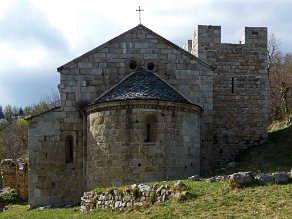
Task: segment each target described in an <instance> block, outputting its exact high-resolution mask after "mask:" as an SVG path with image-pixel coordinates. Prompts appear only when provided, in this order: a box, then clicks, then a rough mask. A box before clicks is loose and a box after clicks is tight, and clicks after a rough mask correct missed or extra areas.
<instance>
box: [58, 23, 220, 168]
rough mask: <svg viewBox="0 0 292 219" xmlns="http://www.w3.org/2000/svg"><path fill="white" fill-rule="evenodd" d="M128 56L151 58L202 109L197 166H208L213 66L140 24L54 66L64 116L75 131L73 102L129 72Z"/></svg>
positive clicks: (82, 100) (92, 96)
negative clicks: (201, 151) (200, 156)
mask: <svg viewBox="0 0 292 219" xmlns="http://www.w3.org/2000/svg"><path fill="white" fill-rule="evenodd" d="M131 60H135V61H137V63H138V66H139V65H141V66H144V67H145V68H147V65H148V63H150V62H152V63H154V64H155V68H154V69H153V70H152V71H153V72H155V73H156V74H158V75H159V77H160V78H162V79H164V80H165V81H166V82H167V83H168V84H170V85H171V86H173V87H174V88H175V89H176V90H178V91H179V92H180V93H181V94H183V96H185V97H186V98H188V99H189V100H190V101H192V102H193V103H195V104H198V105H199V106H201V107H202V108H203V109H204V114H203V117H202V123H201V127H202V128H201V130H202V131H201V135H202V138H201V139H202V147H204V148H205V151H209V153H207V154H206V156H205V158H204V159H203V164H204V167H203V169H202V171H205V170H204V169H206V170H207V169H208V167H210V166H213V165H214V164H213V162H214V157H213V154H212V151H213V150H212V145H213V121H212V120H213V71H212V70H211V69H210V67H209V66H208V65H207V64H206V63H203V62H201V61H200V60H198V59H196V57H194V56H193V55H191V54H190V53H188V52H185V51H184V50H182V49H181V48H179V47H178V46H176V45H174V44H172V43H171V42H169V41H167V40H166V39H164V38H162V37H161V36H159V35H157V34H156V33H154V32H152V31H151V30H149V29H147V28H146V27H144V26H143V25H138V26H137V27H135V28H133V29H131V30H129V31H127V32H125V33H124V34H122V35H120V36H118V37H116V38H114V39H112V40H110V41H109V42H107V43H105V44H103V45H101V46H99V47H97V48H96V49H93V50H92V51H90V52H89V53H86V54H84V55H82V56H80V57H79V58H77V59H75V60H73V61H71V62H69V63H68V64H66V65H64V66H62V67H60V68H58V71H59V72H60V74H61V84H60V85H59V90H60V93H61V101H62V106H63V109H64V111H65V112H68V113H70V114H71V115H69V114H68V113H67V117H66V120H67V121H69V122H70V123H71V126H74V127H75V128H77V129H78V130H81V129H82V123H81V120H80V119H79V118H78V117H76V116H75V114H76V112H77V110H78V107H76V106H80V105H81V106H82V105H84V104H86V103H89V102H91V101H93V100H94V99H95V98H97V97H99V96H100V95H101V94H102V93H103V92H105V91H106V90H108V89H110V88H111V87H112V86H114V85H116V84H117V83H118V82H120V81H121V80H122V79H123V78H124V77H125V76H127V75H129V74H130V73H131V72H132V71H135V69H134V70H131V69H130V68H129V62H130V61H131ZM67 125H69V124H67Z"/></svg>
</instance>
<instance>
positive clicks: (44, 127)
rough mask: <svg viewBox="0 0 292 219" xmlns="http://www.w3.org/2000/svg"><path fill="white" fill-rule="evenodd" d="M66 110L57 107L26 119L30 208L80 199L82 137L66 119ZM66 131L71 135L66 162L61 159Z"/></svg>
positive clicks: (74, 201)
mask: <svg viewBox="0 0 292 219" xmlns="http://www.w3.org/2000/svg"><path fill="white" fill-rule="evenodd" d="M69 114H70V113H68V112H64V111H62V107H59V108H56V109H54V110H51V111H48V112H46V113H43V114H41V115H38V116H36V117H33V118H32V119H31V120H30V125H29V161H30V164H29V204H30V206H31V207H32V208H34V207H39V206H47V205H51V206H61V205H66V204H74V203H75V204H77V203H79V201H80V196H81V195H82V192H83V187H82V186H83V162H82V156H83V154H82V138H81V133H80V132H78V129H76V128H75V126H74V125H72V126H71V124H70V122H68V119H67V117H68V116H67V115H69ZM78 116H79V114H78ZM67 122H68V123H67ZM68 135H71V136H73V138H74V146H73V162H70V163H66V162H65V139H66V136H68ZM77 137H79V138H77Z"/></svg>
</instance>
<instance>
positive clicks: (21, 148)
mask: <svg viewBox="0 0 292 219" xmlns="http://www.w3.org/2000/svg"><path fill="white" fill-rule="evenodd" d="M27 134H28V123H27V121H25V120H24V119H18V120H17V122H13V123H12V124H10V126H9V127H7V128H5V129H4V130H2V131H1V132H0V158H1V159H3V158H12V159H17V158H19V157H21V156H23V155H25V154H26V153H27V144H28V136H27Z"/></svg>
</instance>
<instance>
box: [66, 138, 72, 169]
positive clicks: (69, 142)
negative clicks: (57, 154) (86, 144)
mask: <svg viewBox="0 0 292 219" xmlns="http://www.w3.org/2000/svg"><path fill="white" fill-rule="evenodd" d="M73 148H74V141H73V136H72V135H68V136H67V137H66V140H65V162H66V163H72V162H73Z"/></svg>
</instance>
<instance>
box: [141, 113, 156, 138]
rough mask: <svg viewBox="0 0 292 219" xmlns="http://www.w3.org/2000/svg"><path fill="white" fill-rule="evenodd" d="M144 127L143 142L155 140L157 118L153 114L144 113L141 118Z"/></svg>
mask: <svg viewBox="0 0 292 219" xmlns="http://www.w3.org/2000/svg"><path fill="white" fill-rule="evenodd" d="M143 122H144V127H145V131H144V133H145V135H144V136H145V142H146V143H147V142H155V141H156V139H157V118H156V116H154V115H146V116H145V117H144V119H143Z"/></svg>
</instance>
